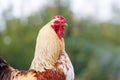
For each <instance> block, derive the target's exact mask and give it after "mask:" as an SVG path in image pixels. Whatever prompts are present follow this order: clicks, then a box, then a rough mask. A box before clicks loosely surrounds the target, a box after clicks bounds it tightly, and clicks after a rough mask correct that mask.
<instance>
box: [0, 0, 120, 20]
mask: <svg viewBox="0 0 120 80" xmlns="http://www.w3.org/2000/svg"><path fill="white" fill-rule="evenodd" d="M48 2H50V1H49V0H0V20H1V19H2V15H1V14H2V11H3V10H8V9H10V7H13V11H12V12H11V14H13V16H14V17H18V18H20V17H22V16H29V15H31V14H32V13H33V12H35V11H38V10H40V9H42V8H44V6H45V5H47V4H48ZM70 2H71V5H70V8H71V10H72V12H73V13H74V15H75V16H76V17H77V18H80V17H84V18H86V17H89V16H93V17H94V18H96V19H98V20H100V21H108V20H110V19H112V17H113V12H112V8H111V5H113V4H115V5H117V6H118V7H119V5H120V0H70Z"/></svg>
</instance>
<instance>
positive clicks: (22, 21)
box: [0, 0, 120, 80]
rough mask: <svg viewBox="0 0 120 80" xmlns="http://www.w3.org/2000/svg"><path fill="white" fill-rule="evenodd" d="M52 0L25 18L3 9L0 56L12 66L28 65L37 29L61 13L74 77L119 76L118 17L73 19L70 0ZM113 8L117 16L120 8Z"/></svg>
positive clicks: (107, 79) (109, 79) (101, 79)
mask: <svg viewBox="0 0 120 80" xmlns="http://www.w3.org/2000/svg"><path fill="white" fill-rule="evenodd" d="M54 1H55V3H56V5H55V6H52V5H51V6H50V5H48V6H45V7H44V8H43V9H42V10H39V11H37V12H34V13H32V15H30V16H28V17H26V18H16V17H12V18H9V19H8V17H9V16H10V15H9V14H10V13H11V11H10V10H7V11H4V12H3V14H4V15H3V17H4V19H5V26H6V28H5V30H3V31H0V56H2V57H3V58H5V59H6V60H7V61H8V63H9V64H10V65H11V66H13V67H14V68H17V69H23V70H27V69H29V67H30V64H31V61H32V59H33V55H34V50H35V41H36V37H37V34H38V31H39V30H40V28H41V27H42V26H44V25H45V24H46V23H47V22H48V21H50V20H51V18H52V17H53V16H54V15H63V16H64V17H65V18H66V19H67V23H68V25H69V27H67V28H66V33H65V35H64V39H65V42H66V43H65V44H66V51H67V53H68V55H69V57H70V59H71V61H72V63H73V66H74V70H75V80H120V24H119V21H118V23H114V20H112V21H113V22H112V21H107V22H98V21H96V20H95V19H94V18H92V16H90V17H87V18H81V19H76V18H75V17H74V15H73V13H72V11H71V9H70V6H69V2H68V3H67V4H66V5H62V4H61V3H60V1H57V0H54ZM68 1H69V0H68ZM114 12H115V15H117V16H118V17H116V19H117V18H118V19H119V17H120V14H119V12H120V10H118V9H117V8H115V9H114ZM8 15H9V16H8ZM1 24H3V23H2V22H0V25H1Z"/></svg>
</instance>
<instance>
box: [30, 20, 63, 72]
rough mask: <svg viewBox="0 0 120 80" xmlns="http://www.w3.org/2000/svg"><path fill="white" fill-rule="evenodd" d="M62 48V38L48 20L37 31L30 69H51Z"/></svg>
mask: <svg viewBox="0 0 120 80" xmlns="http://www.w3.org/2000/svg"><path fill="white" fill-rule="evenodd" d="M64 48H65V45H64V39H63V38H62V39H59V37H58V36H57V34H56V33H55V31H54V30H53V29H52V27H51V22H49V23H48V24H47V25H45V26H44V27H43V28H42V29H41V30H40V31H39V34H38V36H37V41H36V48H35V55H34V59H33V61H32V64H31V67H30V69H35V70H37V71H44V70H45V69H52V68H53V66H54V64H55V62H56V61H57V60H58V58H59V56H60V54H61V53H62V52H63V51H64Z"/></svg>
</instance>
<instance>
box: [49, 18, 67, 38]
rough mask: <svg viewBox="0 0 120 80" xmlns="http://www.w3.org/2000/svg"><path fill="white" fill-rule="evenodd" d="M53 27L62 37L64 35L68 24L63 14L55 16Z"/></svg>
mask: <svg viewBox="0 0 120 80" xmlns="http://www.w3.org/2000/svg"><path fill="white" fill-rule="evenodd" d="M51 26H52V28H53V29H54V31H55V32H56V34H57V35H58V37H59V38H60V39H61V38H62V37H63V35H64V32H65V29H64V26H67V23H66V19H65V18H64V17H63V16H54V17H53V18H52V23H51Z"/></svg>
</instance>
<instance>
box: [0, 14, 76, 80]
mask: <svg viewBox="0 0 120 80" xmlns="http://www.w3.org/2000/svg"><path fill="white" fill-rule="evenodd" d="M66 25H67V23H66V19H65V18H64V17H63V16H54V17H53V18H52V20H51V21H50V22H49V23H47V24H46V25H45V26H43V27H42V29H41V30H40V31H39V34H38V36H37V40H36V48H35V54H34V58H33V61H32V63H31V66H30V69H29V70H28V71H24V70H18V69H14V68H12V67H11V66H10V65H9V64H8V63H7V62H6V61H5V60H4V59H3V58H2V57H0V80H74V69H73V66H72V63H71V61H70V59H69V57H68V55H67V53H66V51H65V43H64V39H63V35H64V32H65V28H64V27H65V26H66Z"/></svg>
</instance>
